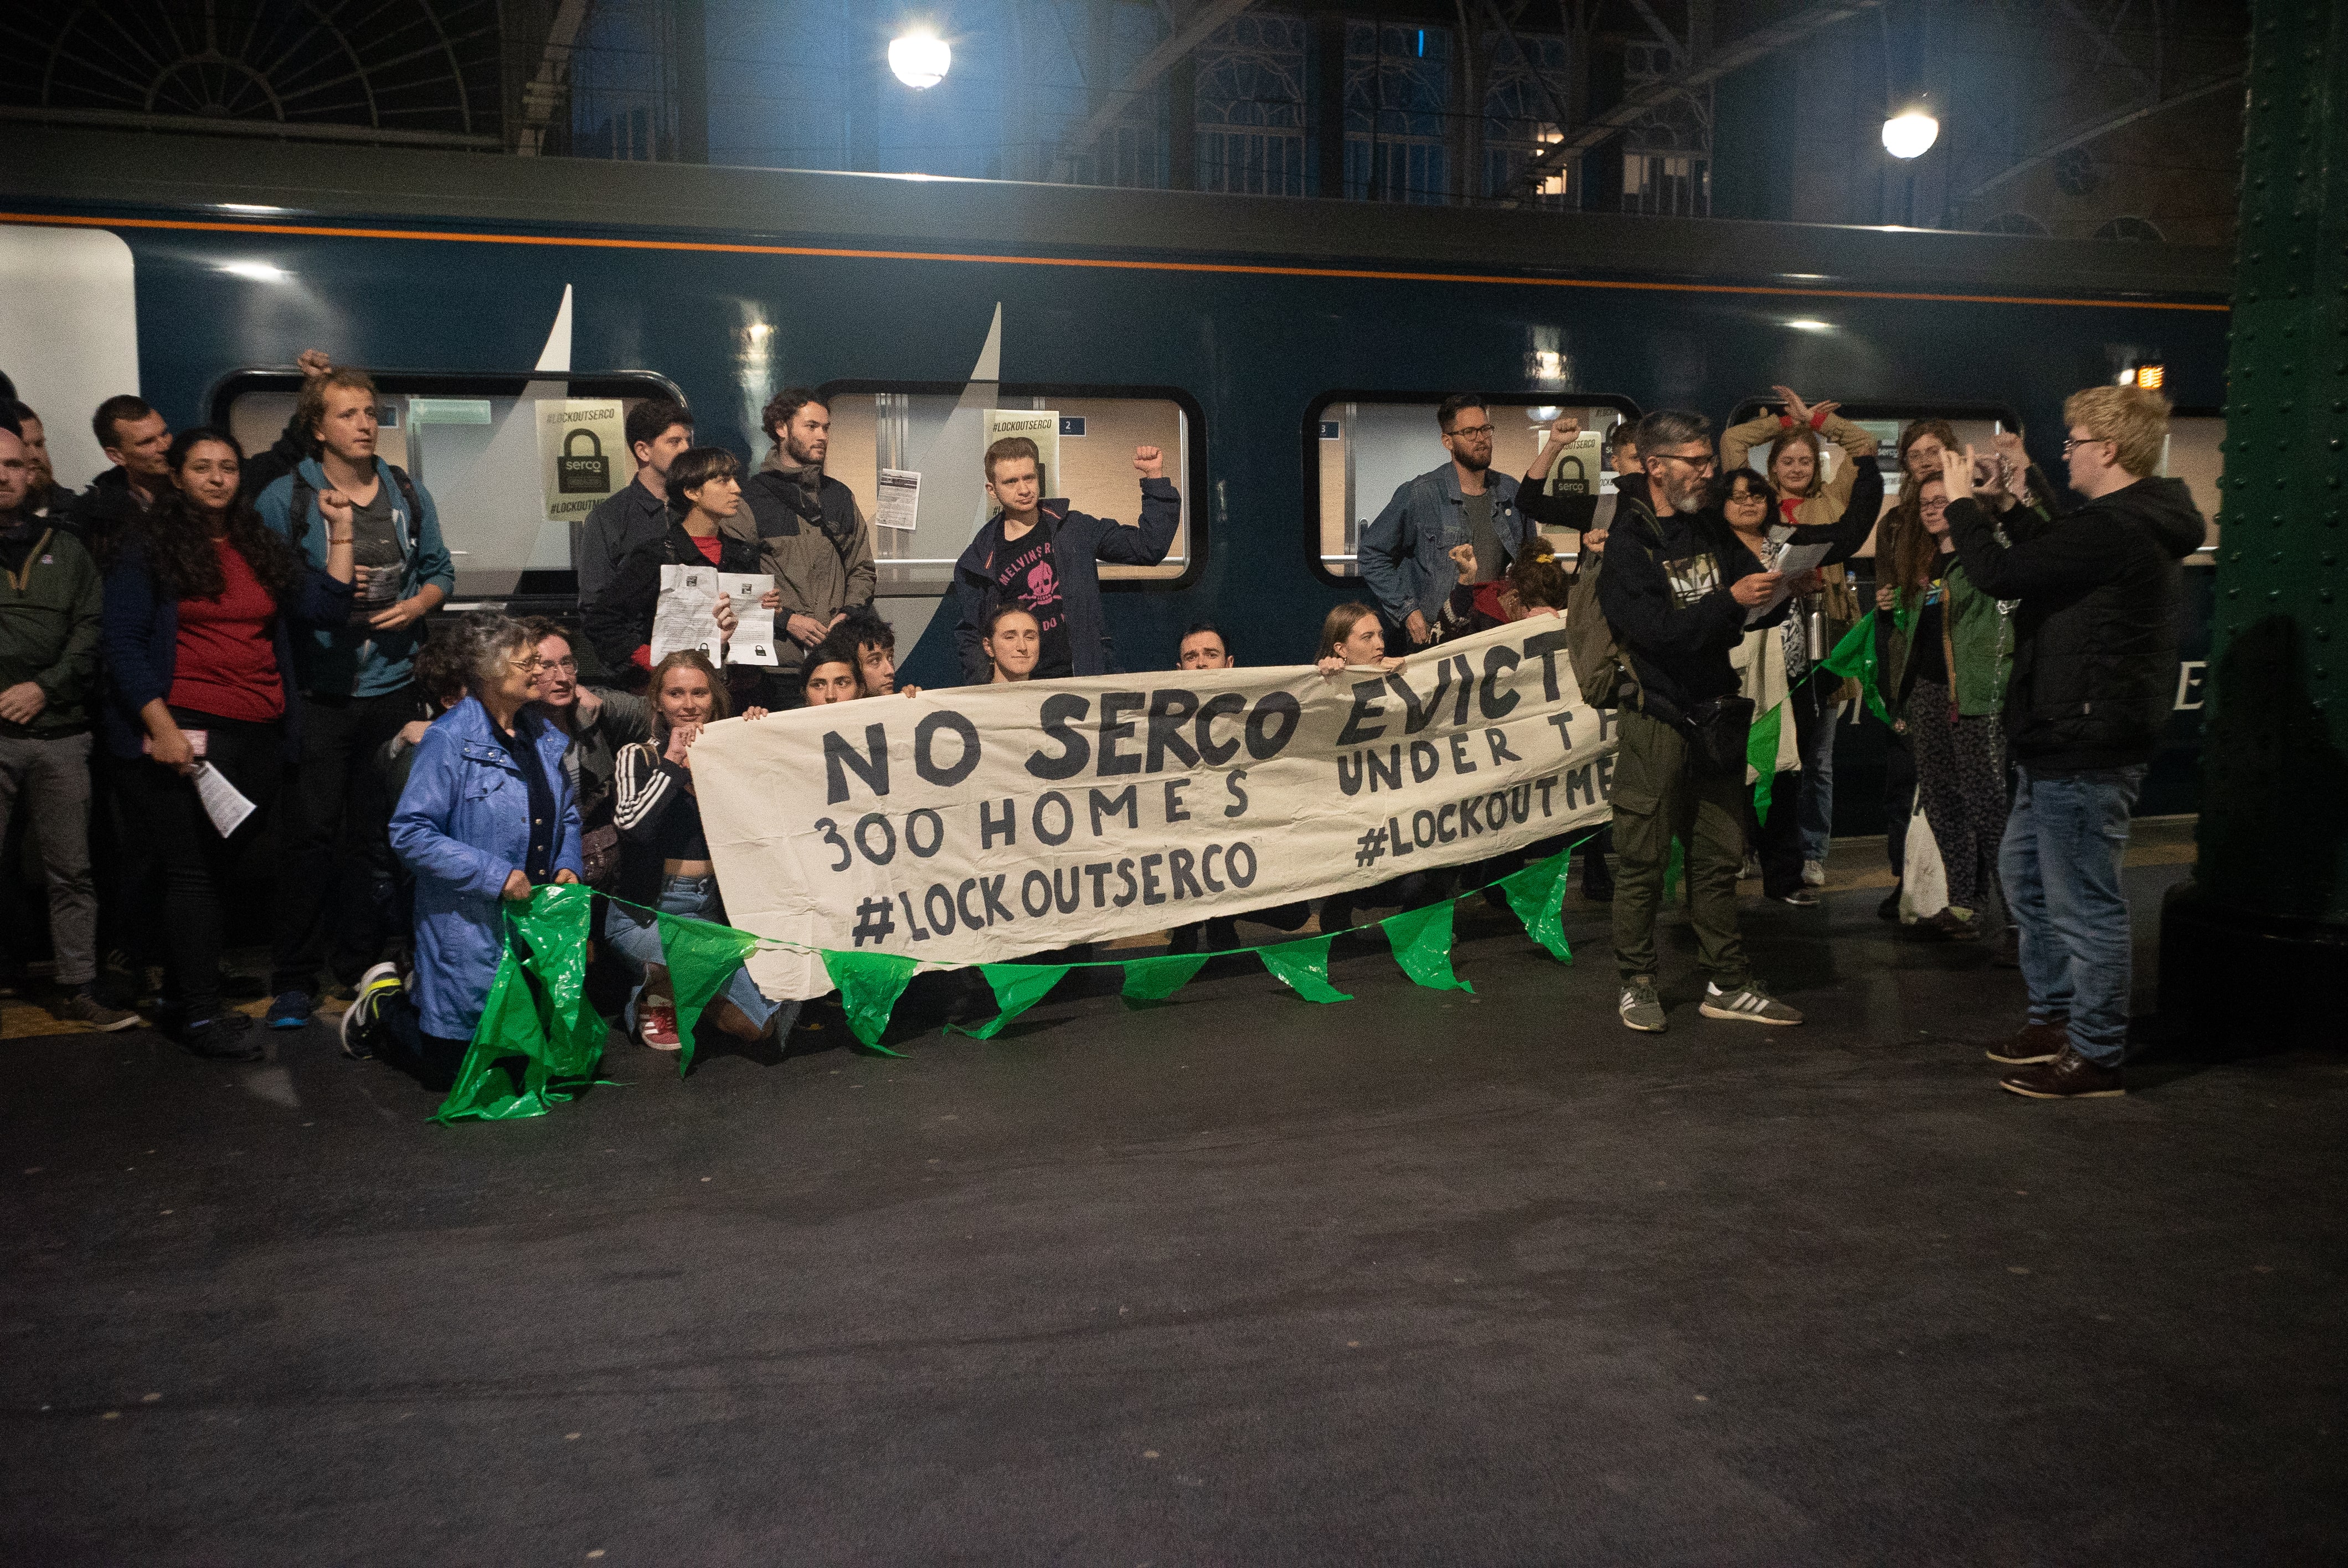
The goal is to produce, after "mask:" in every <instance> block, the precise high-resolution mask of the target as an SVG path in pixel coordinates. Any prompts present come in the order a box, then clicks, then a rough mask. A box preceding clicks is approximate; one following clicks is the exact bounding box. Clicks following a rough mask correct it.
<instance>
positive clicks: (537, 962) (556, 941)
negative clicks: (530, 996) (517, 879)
mask: <svg viewBox="0 0 2348 1568" xmlns="http://www.w3.org/2000/svg"><path fill="white" fill-rule="evenodd" d="M594 913H595V890H594V889H593V888H592V887H589V886H585V885H584V884H582V883H577V882H571V883H564V884H562V885H561V886H550V887H541V888H539V889H538V890H537V891H536V892H535V893H533V894H532V895H531V896H530V902H529V903H528V904H526V905H524V906H522V907H521V908H520V910H518V911H514V912H512V913H510V914H509V915H508V916H507V917H506V918H507V925H508V927H509V928H510V930H512V931H513V932H514V933H516V934H517V935H519V936H520V938H522V939H523V940H524V942H525V943H527V945H528V951H527V952H526V954H525V955H524V958H523V968H525V970H526V971H527V972H528V973H529V974H530V976H531V977H532V978H533V979H536V980H537V981H538V983H539V986H540V987H541V989H543V990H544V991H545V994H546V999H547V1004H548V1005H547V1011H548V1015H549V1016H548V1017H547V1018H546V1019H545V1020H544V1022H545V1028H546V1058H545V1061H546V1070H547V1071H548V1073H550V1074H551V1076H553V1077H555V1078H558V1079H561V1078H582V1079H583V1078H592V1077H593V1076H594V1074H595V1064H596V1062H597V1061H600V1060H601V1059H602V1054H603V1037H604V1036H605V1035H606V1034H608V1033H609V1032H610V1027H611V1026H610V1025H608V1024H606V1023H605V1022H604V1021H603V1015H602V1014H601V1013H599V1012H597V1011H596V1010H595V1009H594V1007H593V1005H592V1003H590V1002H589V1001H588V1000H587V938H588V936H589V934H590V931H591V928H592V923H593V920H594Z"/></svg>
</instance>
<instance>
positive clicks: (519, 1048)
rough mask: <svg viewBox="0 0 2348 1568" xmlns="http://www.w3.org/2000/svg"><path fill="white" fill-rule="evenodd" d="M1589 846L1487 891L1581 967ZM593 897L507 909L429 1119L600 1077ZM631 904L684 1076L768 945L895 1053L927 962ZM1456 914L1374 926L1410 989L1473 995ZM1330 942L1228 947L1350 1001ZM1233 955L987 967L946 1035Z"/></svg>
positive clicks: (1406, 917)
mask: <svg viewBox="0 0 2348 1568" xmlns="http://www.w3.org/2000/svg"><path fill="white" fill-rule="evenodd" d="M1582 842H1584V841H1583V840H1577V841H1576V842H1575V843H1574V844H1573V845H1570V846H1568V847H1567V848H1566V849H1565V850H1563V851H1561V852H1560V853H1559V854H1556V855H1552V856H1549V857H1548V858H1547V859H1545V860H1539V861H1535V862H1534V863H1533V864H1531V865H1529V866H1525V867H1523V868H1522V869H1521V870H1519V871H1517V872H1514V873H1512V874H1511V875H1509V876H1504V877H1501V878H1500V879H1499V880H1498V882H1496V883H1493V884H1491V885H1490V886H1497V887H1498V888H1499V889H1500V890H1501V891H1502V893H1503V894H1505V895H1506V897H1507V898H1508V901H1509V907H1511V908H1513V909H1514V910H1515V911H1516V913H1517V917H1518V918H1519V919H1520V920H1522V921H1523V922H1524V926H1525V931H1526V933H1527V935H1529V936H1530V937H1531V938H1533V940H1535V941H1536V942H1539V943H1540V945H1541V946H1542V947H1543V948H1547V949H1548V950H1549V951H1550V954H1551V955H1552V956H1553V957H1555V958H1559V959H1560V960H1562V961H1564V962H1567V963H1570V962H1572V961H1573V951H1572V949H1571V948H1570V947H1568V946H1567V945H1566V940H1565V933H1564V930H1563V927H1562V925H1561V923H1560V915H1559V912H1560V906H1561V905H1562V904H1563V902H1564V898H1565V891H1566V868H1567V866H1568V864H1569V861H1570V857H1571V856H1572V854H1573V851H1574V850H1575V849H1578V848H1580V847H1581V843H1582ZM1681 866H1682V851H1681V847H1680V845H1679V843H1678V842H1677V841H1676V840H1674V841H1673V845H1672V855H1671V862H1670V865H1669V866H1668V867H1667V868H1666V870H1665V873H1664V889H1665V897H1667V898H1668V897H1670V892H1671V888H1672V887H1673V886H1674V885H1675V884H1676V883H1677V882H1678V881H1679V880H1680V877H1681ZM595 897H596V896H595V894H594V893H593V892H592V890H591V889H589V888H586V887H582V886H570V885H566V886H559V887H541V888H539V889H538V890H537V891H536V892H535V893H534V894H533V896H532V897H531V899H530V903H529V904H527V905H526V906H514V905H508V906H506V907H505V909H504V911H503V913H504V921H505V929H506V950H505V954H504V956H503V957H502V958H501V959H500V960H499V965H498V971H497V975H496V977H495V978H494V979H492V981H491V982H490V986H489V997H488V999H487V1000H486V1001H485V1002H484V1003H483V1005H482V1009H481V1018H480V1021H479V1024H478V1025H476V1026H475V1029H474V1031H473V1039H472V1041H471V1043H470V1045H469V1047H468V1049H467V1050H466V1053H465V1060H464V1062H463V1064H462V1066H461V1067H460V1068H459V1070H458V1074H457V1081H456V1083H455V1085H454V1087H452V1088H451V1089H450V1090H449V1091H448V1097H447V1098H446V1099H445V1100H443V1101H442V1102H441V1103H440V1106H439V1108H438V1110H436V1111H435V1112H433V1117H434V1120H436V1121H439V1122H458V1121H484V1122H497V1121H510V1120H515V1119H518V1118H520V1117H525V1116H543V1115H545V1114H546V1112H548V1111H549V1110H550V1109H551V1107H552V1106H553V1105H554V1104H555V1103H557V1102H562V1101H567V1100H570V1099H571V1098H572V1097H573V1096H574V1095H575V1094H576V1093H577V1092H578V1091H579V1090H580V1089H582V1088H583V1087H585V1086H586V1085H587V1084H588V1083H591V1082H593V1081H596V1080H595V1077H594V1072H595V1067H596V1063H597V1062H598V1061H600V1060H601V1057H602V1048H603V1040H604V1038H605V1036H606V1034H607V1032H608V1027H607V1025H606V1024H605V1022H604V1020H603V1019H602V1017H601V1016H600V1015H598V1014H597V1012H596V1011H595V1009H594V1008H593V1006H592V1005H591V1004H590V1003H589V1002H588V1001H587V999H586V984H585V981H586V968H587V951H588V938H590V936H591V935H592V919H593V915H592V910H593V906H594V900H595ZM617 902H621V903H623V904H624V903H625V900H617ZM627 907H631V908H634V909H638V910H640V911H641V912H642V913H644V914H645V915H650V916H654V917H656V918H657V919H658V921H659V925H660V934H661V947H662V950H663V955H664V960H665V964H666V968H667V969H668V972H669V984H670V989H671V992H672V994H673V996H674V998H675V1007H676V1020H677V1030H678V1033H679V1034H680V1035H681V1036H682V1037H683V1038H682V1041H681V1043H682V1045H683V1048H684V1049H683V1050H682V1051H681V1052H680V1056H681V1059H682V1060H681V1061H680V1071H682V1070H683V1069H684V1068H686V1067H689V1066H690V1065H691V1063H692V1061H693V1034H694V1027H695V1024H696V1023H697V1022H698V1021H699V1020H700V1016H701V1014H702V1013H703V1011H704V1010H705V1009H707V1008H708V1007H709V1005H710V1004H711V1003H712V1002H713V1001H714V1000H715V999H716V998H717V996H718V993H719V992H720V991H721V990H722V989H724V987H725V985H726V981H727V980H728V979H731V978H732V976H733V974H734V971H735V970H736V968H739V967H740V966H741V964H742V962H743V960H744V959H745V958H747V957H748V956H749V955H750V954H751V953H752V952H754V951H756V950H757V948H759V947H761V946H762V945H767V946H776V947H787V948H798V950H799V951H801V952H813V953H815V954H816V955H817V956H819V957H820V958H822V960H823V966H824V969H825V972H826V973H827V974H828V975H829V977H830V979H831V983H832V984H833V985H834V986H836V987H837V988H839V995H840V1002H841V1006H842V1009H843V1010H844V1011H845V1012H846V1013H847V1015H848V1026H849V1029H850V1030H851V1031H852V1032H853V1033H854V1034H855V1036H856V1039H857V1040H858V1042H859V1043H860V1044H861V1045H863V1046H864V1047H865V1048H866V1049H868V1050H875V1051H879V1052H880V1054H882V1055H884V1056H894V1055H896V1054H897V1053H896V1052H895V1051H892V1050H888V1049H887V1048H886V1047H884V1046H883V1045H881V1043H880V1037H881V1034H882V1032H883V1031H884V1030H887V1028H888V1027H889V1020H890V1016H891V1013H892V1012H893V1011H894V1010H895V1009H896V1006H897V1001H898V999H899V998H901V996H903V995H904V992H905V987H906V985H907V983H908V982H910V981H911V979H912V978H913V976H914V974H915V973H916V972H918V971H919V970H920V968H922V962H921V960H919V959H916V958H909V957H906V956H904V955H901V954H897V953H856V952H842V951H839V950H837V949H832V948H805V947H801V946H800V945H799V944H797V943H788V942H769V941H767V939H766V938H760V937H758V936H757V935H755V934H754V933H752V932H748V931H740V930H736V929H734V928H733V927H728V926H719V925H714V924H712V923H710V922H708V921H705V920H687V919H682V918H679V917H675V916H673V915H665V914H662V913H661V912H660V911H658V910H654V909H648V908H644V907H643V906H641V905H628V906H627ZM1453 918H1454V906H1453V903H1452V900H1450V899H1448V898H1446V899H1444V900H1442V901H1440V902H1438V903H1436V904H1431V905H1428V906H1426V907H1423V908H1418V909H1406V910H1404V911H1402V912H1401V913H1399V914H1395V915H1390V916H1388V917H1386V918H1385V919H1384V920H1381V921H1379V922H1377V924H1378V926H1379V927H1380V928H1382V929H1383V930H1384V931H1385V934H1386V940H1387V943H1388V945H1389V946H1390V947H1391V948H1392V949H1393V951H1394V956H1395V963H1396V964H1398V965H1399V966H1400V967H1401V968H1402V971H1403V973H1404V974H1406V975H1407V976H1408V977H1409V978H1410V979H1411V981H1412V983H1413V984H1416V985H1421V986H1425V987H1427V988H1428V989H1434V990H1463V991H1467V992H1468V993H1469V994H1470V995H1473V994H1474V992H1475V988H1474V987H1473V986H1471V985H1469V984H1468V982H1467V981H1465V980H1463V979H1460V978H1459V977H1458V975H1457V974H1456V973H1455V972H1454V971H1453V969H1452V967H1451V943H1452V939H1453ZM1334 936H1335V933H1334V932H1332V933H1327V934H1324V935H1322V936H1318V937H1308V938H1303V939H1302V940H1299V941H1293V942H1282V943H1280V944H1278V945H1277V946H1274V947H1268V948H1235V949H1232V952H1233V953H1234V954H1236V953H1249V952H1251V953H1253V954H1254V955H1255V957H1256V958H1258V959H1259V960H1260V961H1261V962H1262V965H1263V967H1264V968H1265V969H1266V970H1267V971H1268V972H1270V973H1271V974H1272V976H1273V977H1274V978H1275V979H1279V980H1280V981H1281V982H1282V984H1284V985H1286V986H1287V987H1289V988H1290V989H1292V990H1293V991H1295V992H1296V994H1297V995H1299V996H1301V997H1303V998H1304V999H1307V1000H1308V1001H1314V1002H1342V1001H1351V1000H1352V999H1353V998H1352V997H1351V996H1349V995H1348V994H1347V993H1345V992H1344V991H1341V990H1339V989H1337V988H1336V987H1335V986H1334V985H1332V984H1331V983H1330V980H1329V950H1330V943H1331V941H1332V940H1333V938H1334ZM1225 956H1231V955H1225V954H1216V953H1169V954H1166V955H1164V956H1162V957H1159V958H1127V959H1122V960H1117V959H1107V960H1101V961H1098V962H1094V963H1086V964H982V965H980V966H978V968H979V972H980V973H981V974H982V975H983V976H984V977H985V979H986V982H987V985H988V986H989V988H991V989H993V991H994V1000H995V1006H996V1009H997V1010H996V1013H995V1016H994V1018H992V1019H990V1020H986V1021H985V1022H984V1023H982V1024H980V1025H978V1026H976V1027H975V1028H962V1027H961V1026H959V1025H955V1026H949V1027H952V1028H954V1029H957V1030H959V1032H961V1033H963V1034H967V1035H970V1036H972V1037H973V1038H975V1039H979V1040H991V1039H993V1038H994V1036H996V1035H997V1034H999V1033H1000V1032H1001V1031H1002V1030H1004V1027H1005V1026H1007V1025H1008V1024H1010V1023H1011V1021H1012V1020H1014V1019H1016V1018H1018V1017H1019V1016H1020V1015H1021V1014H1022V1013H1025V1011H1027V1010H1028V1009H1030V1008H1033V1007H1034V1006H1035V1004H1036V1003H1038V1002H1040V1001H1042V1000H1043V999H1045V997H1046V996H1048V995H1049V994H1050V993H1051V990H1052V988H1053V987H1054V986H1056V985H1057V984H1058V983H1059V982H1060V980H1061V979H1063V978H1064V977H1065V976H1066V974H1067V972H1068V971H1069V970H1070V969H1072V968H1108V967H1109V965H1110V964H1111V963H1116V964H1117V966H1118V967H1119V968H1122V969H1123V970H1124V996H1125V999H1126V1000H1127V1001H1128V1003H1132V1004H1135V1005H1148V1004H1150V1003H1154V1002H1160V1001H1164V1000H1165V999H1167V998H1169V997H1170V996H1172V995H1173V994H1174V993H1175V992H1176V991H1178V990H1180V989H1182V988H1183V987H1184V986H1186V985H1188V984H1189V982H1190V981H1191V980H1192V979H1195V978H1196V977H1197V976H1198V973H1199V971H1200V969H1202V968H1205V967H1206V964H1207V961H1208V960H1209V959H1210V958H1218V957H1225Z"/></svg>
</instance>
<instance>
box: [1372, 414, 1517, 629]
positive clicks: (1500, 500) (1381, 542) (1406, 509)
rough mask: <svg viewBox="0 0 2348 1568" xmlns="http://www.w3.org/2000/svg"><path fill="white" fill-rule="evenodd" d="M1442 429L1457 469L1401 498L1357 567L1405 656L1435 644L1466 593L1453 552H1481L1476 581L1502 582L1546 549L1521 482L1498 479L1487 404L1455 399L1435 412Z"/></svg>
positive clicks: (1416, 482)
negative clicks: (1519, 563)
mask: <svg viewBox="0 0 2348 1568" xmlns="http://www.w3.org/2000/svg"><path fill="white" fill-rule="evenodd" d="M1435 424H1436V427H1437V429H1438V430H1440V431H1441V432H1442V436H1443V449H1444V450H1445V451H1446V452H1447V453H1449V454H1450V456H1451V460H1450V461H1449V462H1447V463H1446V464H1444V465H1443V466H1441V467H1439V468H1430V469H1428V470H1427V471H1426V473H1424V474H1421V475H1420V476H1418V477H1416V479H1412V480H1409V481H1407V482H1406V483H1405V484H1403V485H1402V486H1400V487H1397V488H1396V489H1395V493H1394V498H1393V499H1392V500H1390V501H1388V502H1387V503H1386V507H1385V511H1383V512H1380V513H1379V514H1378V515H1377V517H1376V518H1375V519H1373V520H1372V522H1371V523H1370V526H1369V527H1368V528H1364V529H1363V530H1362V542H1361V546H1360V548H1359V549H1358V551H1357V552H1356V554H1355V558H1354V559H1355V560H1356V562H1357V563H1358V564H1359V566H1360V568H1361V573H1362V581H1363V582H1364V583H1365V585H1367V587H1368V588H1369V590H1370V592H1371V594H1372V596H1373V597H1375V599H1376V600H1377V604H1378V613H1379V614H1380V615H1382V616H1384V617H1385V619H1386V620H1388V621H1389V622H1390V623H1392V624H1393V625H1394V626H1395V627H1397V628H1398V629H1400V630H1401V632H1402V634H1403V638H1404V639H1406V641H1404V642H1403V643H1402V644H1401V647H1402V649H1403V651H1406V652H1407V651H1409V650H1410V649H1412V648H1416V647H1422V646H1424V645H1425V644H1426V643H1427V642H1429V641H1433V639H1434V637H1435V627H1436V622H1437V620H1440V619H1441V617H1442V614H1443V601H1444V600H1447V599H1448V598H1449V597H1450V596H1451V590H1452V589H1455V588H1457V587H1459V586H1460V579H1459V569H1458V566H1457V564H1456V563H1455V562H1454V560H1453V559H1452V556H1451V552H1452V550H1453V549H1454V548H1457V547H1458V546H1460V545H1473V546H1474V547H1475V549H1476V562H1477V581H1478V582H1498V581H1499V580H1501V579H1503V578H1505V577H1506V576H1507V575H1508V571H1509V563H1510V562H1512V561H1514V560H1515V559H1517V557H1519V555H1522V554H1524V553H1525V552H1526V549H1527V548H1528V547H1529V546H1532V545H1536V544H1538V543H1539V542H1540V535H1539V533H1538V532H1537V531H1536V529H1535V528H1534V524H1533V520H1532V519H1531V518H1529V517H1527V516H1525V515H1524V513H1523V512H1521V511H1519V509H1518V507H1517V481H1516V479H1515V478H1514V477H1512V476H1509V475H1507V474H1495V473H1494V472H1492V416H1491V414H1490V412H1489V411H1488V410H1487V409H1486V408H1485V406H1484V400H1483V399H1482V398H1481V397H1479V396H1478V395H1476V394H1474V393H1472V392H1461V393H1455V394H1454V395H1451V396H1449V397H1447V398H1445V399H1444V400H1443V402H1442V404H1441V405H1439V406H1437V409H1436V411H1435ZM1468 586H1470V587H1473V586H1475V585H1474V584H1469V585H1468Z"/></svg>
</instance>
